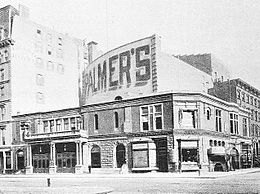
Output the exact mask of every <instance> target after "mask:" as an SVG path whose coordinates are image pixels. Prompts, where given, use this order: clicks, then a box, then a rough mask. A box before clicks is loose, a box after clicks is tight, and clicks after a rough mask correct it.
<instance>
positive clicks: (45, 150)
mask: <svg viewBox="0 0 260 194" xmlns="http://www.w3.org/2000/svg"><path fill="white" fill-rule="evenodd" d="M49 153H50V146H49V144H40V145H32V156H33V172H34V173H48V172H49V158H50V154H49Z"/></svg>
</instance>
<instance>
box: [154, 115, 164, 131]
mask: <svg viewBox="0 0 260 194" xmlns="http://www.w3.org/2000/svg"><path fill="white" fill-rule="evenodd" d="M155 123H156V129H162V117H156V119H155Z"/></svg>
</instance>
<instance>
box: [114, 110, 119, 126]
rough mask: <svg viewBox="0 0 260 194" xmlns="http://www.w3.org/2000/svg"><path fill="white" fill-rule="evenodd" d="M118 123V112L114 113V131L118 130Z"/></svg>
mask: <svg viewBox="0 0 260 194" xmlns="http://www.w3.org/2000/svg"><path fill="white" fill-rule="evenodd" d="M118 127H119V121H118V112H115V129H118Z"/></svg>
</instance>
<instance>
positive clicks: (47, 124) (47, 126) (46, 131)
mask: <svg viewBox="0 0 260 194" xmlns="http://www.w3.org/2000/svg"><path fill="white" fill-rule="evenodd" d="M43 131H44V133H49V132H50V131H49V122H48V121H43Z"/></svg>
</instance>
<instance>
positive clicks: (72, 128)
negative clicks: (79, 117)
mask: <svg viewBox="0 0 260 194" xmlns="http://www.w3.org/2000/svg"><path fill="white" fill-rule="evenodd" d="M70 129H71V131H75V130H76V120H75V118H70Z"/></svg>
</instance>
